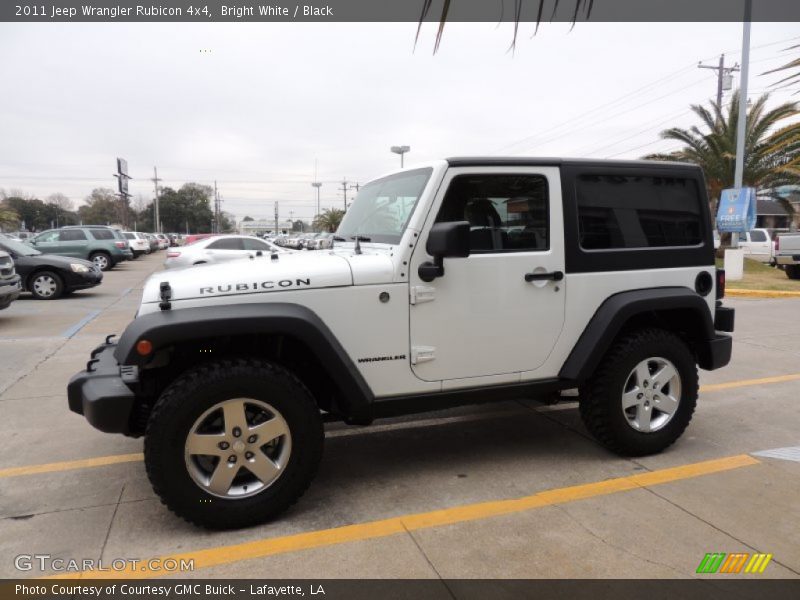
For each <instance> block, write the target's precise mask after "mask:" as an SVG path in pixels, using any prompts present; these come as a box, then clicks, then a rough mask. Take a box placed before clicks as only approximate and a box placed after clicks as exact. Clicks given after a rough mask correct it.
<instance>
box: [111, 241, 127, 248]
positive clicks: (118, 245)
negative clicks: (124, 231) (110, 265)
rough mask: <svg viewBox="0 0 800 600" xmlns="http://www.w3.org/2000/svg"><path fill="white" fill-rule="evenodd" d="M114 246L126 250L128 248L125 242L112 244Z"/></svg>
mask: <svg viewBox="0 0 800 600" xmlns="http://www.w3.org/2000/svg"><path fill="white" fill-rule="evenodd" d="M114 245H115V246H116V247H117V248H127V247H128V243H127V242H114Z"/></svg>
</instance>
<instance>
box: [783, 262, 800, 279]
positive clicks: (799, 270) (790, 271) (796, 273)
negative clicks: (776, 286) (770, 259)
mask: <svg viewBox="0 0 800 600" xmlns="http://www.w3.org/2000/svg"><path fill="white" fill-rule="evenodd" d="M784 270H785V271H786V276H787V277H788V278H789V279H800V265H786V266H785V267H784Z"/></svg>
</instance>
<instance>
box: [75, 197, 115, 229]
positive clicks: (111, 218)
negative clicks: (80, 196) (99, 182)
mask: <svg viewBox="0 0 800 600" xmlns="http://www.w3.org/2000/svg"><path fill="white" fill-rule="evenodd" d="M78 216H79V217H80V219H81V222H82V223H83V224H84V225H121V224H123V223H124V222H125V208H124V206H123V204H122V202H121V201H120V199H119V198H118V197H117V195H116V194H115V193H114V190H111V189H109V188H95V189H94V190H92V193H91V194H89V195H88V196H87V197H86V204H84V205H83V206H81V207H80V208H78Z"/></svg>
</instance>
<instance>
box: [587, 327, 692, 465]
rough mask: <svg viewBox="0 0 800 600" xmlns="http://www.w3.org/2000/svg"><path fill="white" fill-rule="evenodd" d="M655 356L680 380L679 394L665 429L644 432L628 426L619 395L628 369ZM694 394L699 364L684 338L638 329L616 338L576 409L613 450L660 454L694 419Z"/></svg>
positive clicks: (589, 427)
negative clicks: (669, 362) (670, 365)
mask: <svg viewBox="0 0 800 600" xmlns="http://www.w3.org/2000/svg"><path fill="white" fill-rule="evenodd" d="M655 356H658V357H663V358H666V359H667V360H669V361H671V362H672V364H673V365H674V366H675V368H676V370H677V372H678V374H679V375H680V379H681V397H680V403H679V405H678V408H677V410H676V412H675V414H674V416H673V417H672V419H671V420H670V421H669V422H668V423H667V424H666V425H665V426H664V427H663V428H661V429H659V430H658V431H653V432H649V433H643V432H641V431H636V430H635V429H634V428H633V427H631V426H630V425H629V424H628V422H627V418H626V416H625V413H624V412H623V409H622V402H621V394H622V392H623V390H624V386H625V382H626V380H627V378H628V376H629V375H630V373H631V370H632V369H633V368H634V367H635V366H636V365H637V364H638V363H639V362H641V361H643V360H645V359H647V358H650V357H655ZM697 393H698V377H697V365H696V362H695V356H694V353H693V352H692V350H691V349H690V348H689V346H688V345H687V344H686V342H684V341H683V340H682V339H681V338H680V337H679V336H677V335H676V334H674V333H672V332H670V331H666V330H664V329H655V328H652V329H640V330H636V331H633V332H631V333H628V334H625V335H624V336H623V337H621V338H620V339H618V340H617V341H615V342H614V344H613V345H612V346H611V348H610V349H609V351H608V352H607V353H606V355H605V356H604V357H603V359H602V361H601V362H600V365H599V366H598V367H597V370H596V371H595V373H594V375H593V376H592V377H591V378H590V379H589V380H588V381H587V382H586V383H585V384H584V385H583V386H581V389H580V413H581V417H582V419H583V422H584V424H585V425H586V428H587V429H588V430H589V432H590V433H591V434H592V435H593V436H594V437H595V439H597V441H599V442H600V443H601V444H602V445H603V446H605V447H606V448H608V449H609V450H611V451H612V452H615V453H617V454H621V455H624V456H645V455H647V454H656V453H658V452H661V451H662V450H664V449H665V448H667V447H669V446H670V445H672V444H673V443H674V442H675V441H676V440H677V439H678V438H679V437H680V436H681V435H682V434H683V432H684V431H685V430H686V427H687V426H688V425H689V422H690V421H691V420H692V415H693V414H694V409H695V406H696V405H697Z"/></svg>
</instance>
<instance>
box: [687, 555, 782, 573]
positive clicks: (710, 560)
mask: <svg viewBox="0 0 800 600" xmlns="http://www.w3.org/2000/svg"><path fill="white" fill-rule="evenodd" d="M771 560H772V554H761V553H755V554H750V553H748V552H733V553H731V554H725V552H709V553H708V554H706V555H705V556H704V557H703V560H701V561H700V565H699V566H698V567H697V571H696V572H697V573H709V574H711V573H729V574H736V573H763V572H764V569H766V568H767V565H768V564H769V562H770V561H771Z"/></svg>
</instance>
